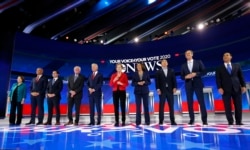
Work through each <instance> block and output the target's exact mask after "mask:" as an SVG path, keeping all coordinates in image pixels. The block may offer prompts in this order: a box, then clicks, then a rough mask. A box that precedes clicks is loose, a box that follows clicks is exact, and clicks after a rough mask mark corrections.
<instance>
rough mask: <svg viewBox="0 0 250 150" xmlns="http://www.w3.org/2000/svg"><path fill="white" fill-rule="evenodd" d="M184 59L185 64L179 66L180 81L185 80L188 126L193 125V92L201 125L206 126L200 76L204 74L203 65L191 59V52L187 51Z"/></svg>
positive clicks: (205, 112)
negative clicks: (198, 108) (199, 111)
mask: <svg viewBox="0 0 250 150" xmlns="http://www.w3.org/2000/svg"><path fill="white" fill-rule="evenodd" d="M185 57H186V59H187V62H186V63H184V64H183V65H182V66H181V79H182V80H185V89H186V96H187V103H188V111H189V117H190V121H189V123H188V124H190V125H192V124H194V121H195V117H194V108H193V101H194V100H193V95H194V92H195V94H196V97H197V99H198V102H199V105H200V110H201V120H202V122H203V125H207V110H206V106H205V102H204V95H203V87H204V85H203V82H202V79H201V77H202V75H204V74H205V66H204V65H203V63H202V61H201V60H194V59H193V51H192V50H187V51H186V52H185Z"/></svg>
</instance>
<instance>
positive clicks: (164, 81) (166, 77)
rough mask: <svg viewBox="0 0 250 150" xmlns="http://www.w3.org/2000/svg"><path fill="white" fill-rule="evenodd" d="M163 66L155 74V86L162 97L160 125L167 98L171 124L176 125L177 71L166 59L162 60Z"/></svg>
mask: <svg viewBox="0 0 250 150" xmlns="http://www.w3.org/2000/svg"><path fill="white" fill-rule="evenodd" d="M161 67H162V69H160V70H158V71H157V72H156V75H155V86H156V89H157V93H158V95H159V98H160V103H159V125H162V124H163V120H164V106H165V101H166V99H167V101H168V106H169V114H170V121H171V125H176V122H175V117H174V93H175V92H176V88H177V83H176V77H175V72H174V70H173V69H171V68H168V62H167V60H166V59H163V60H162V61H161Z"/></svg>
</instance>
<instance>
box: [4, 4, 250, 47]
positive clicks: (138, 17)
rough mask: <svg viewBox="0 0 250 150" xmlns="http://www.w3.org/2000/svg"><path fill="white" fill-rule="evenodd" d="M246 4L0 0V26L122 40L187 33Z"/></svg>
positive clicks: (67, 37) (94, 40) (245, 9)
mask: <svg viewBox="0 0 250 150" xmlns="http://www.w3.org/2000/svg"><path fill="white" fill-rule="evenodd" d="M150 2H152V3H150ZM249 8H250V2H249V0H155V1H154V0H0V19H1V23H0V26H1V29H4V30H10V31H20V32H24V33H27V34H31V35H35V36H39V37H44V38H48V39H51V40H57V41H68V42H73V43H78V44H123V43H133V42H134V38H135V37H137V38H138V39H139V41H142V42H144V41H153V40H159V39H162V38H167V37H169V36H176V35H181V34H186V33H188V32H190V31H195V30H197V24H198V23H203V24H204V25H205V27H210V26H213V25H216V24H219V23H223V22H225V21H228V20H231V19H234V18H237V17H239V16H242V15H244V14H247V13H249ZM101 42H103V43H101Z"/></svg>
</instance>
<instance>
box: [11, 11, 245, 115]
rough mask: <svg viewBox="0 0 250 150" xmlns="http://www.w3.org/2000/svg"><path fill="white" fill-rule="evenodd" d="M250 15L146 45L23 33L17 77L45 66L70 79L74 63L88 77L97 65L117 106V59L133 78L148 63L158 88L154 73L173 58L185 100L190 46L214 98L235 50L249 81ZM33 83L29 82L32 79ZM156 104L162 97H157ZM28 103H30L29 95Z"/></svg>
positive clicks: (16, 59)
mask: <svg viewBox="0 0 250 150" xmlns="http://www.w3.org/2000/svg"><path fill="white" fill-rule="evenodd" d="M249 26H250V15H246V16H243V17H240V18H238V19H236V20H232V21H231V22H226V23H222V24H221V25H218V26H214V27H211V28H209V29H205V30H203V31H195V32H192V33H189V34H186V35H182V36H174V37H168V38H166V39H163V40H159V41H154V42H145V43H134V44H121V45H79V44H69V43H61V42H57V41H51V40H47V39H41V38H38V37H32V36H30V35H25V34H22V33H17V35H16V42H15V51H14V55H13V63H12V75H13V78H15V75H17V74H25V75H26V77H27V78H28V80H29V79H30V77H32V76H35V74H34V73H35V70H36V68H37V67H43V68H44V70H45V74H46V75H48V76H51V72H52V70H59V72H60V73H61V77H62V78H64V80H65V81H66V80H67V77H68V76H69V75H70V74H72V73H73V67H74V66H75V65H79V66H81V67H82V73H83V74H84V76H86V77H87V76H89V75H90V73H91V68H90V65H91V63H93V62H94V63H97V64H98V65H99V71H100V72H102V73H103V75H104V77H105V79H106V81H105V84H104V87H103V91H104V104H112V97H111V96H112V92H111V88H110V87H109V85H108V82H109V77H110V76H111V74H112V73H113V71H114V68H115V65H114V64H115V63H118V62H120V63H123V65H124V71H125V72H126V73H127V74H128V76H129V78H131V76H132V74H133V73H134V71H135V64H136V63H137V62H143V63H144V64H145V65H146V67H147V69H148V71H149V73H150V75H151V77H152V84H151V85H150V90H151V91H153V92H154V93H156V92H155V84H154V74H155V72H156V71H157V70H158V69H159V68H160V60H161V59H168V62H169V67H171V68H173V69H174V70H175V71H176V75H177V79H178V88H179V89H180V90H181V91H182V92H181V93H182V95H181V97H182V100H183V101H185V99H186V96H185V91H184V83H183V81H182V80H180V78H179V72H180V67H181V64H182V63H184V62H185V57H184V52H185V51H186V50H187V49H191V50H193V51H194V58H195V59H201V60H202V61H203V62H204V64H205V66H206V68H207V74H206V75H205V76H204V82H205V86H208V87H212V90H213V95H214V99H215V100H218V99H221V96H220V95H219V94H218V92H217V89H216V85H215V69H216V67H218V65H222V64H223V61H222V55H223V53H224V52H230V53H231V54H232V55H233V62H237V63H240V64H241V66H242V69H243V71H244V77H245V79H246V81H247V82H248V81H250V76H249V68H250V61H249V54H250V53H249V43H250V30H249ZM27 84H29V83H28V81H27ZM66 92H67V89H66V87H65V88H64V91H63V92H62V94H63V99H62V101H61V102H62V103H65V104H66V103H67V100H66ZM84 92H85V94H84V98H83V100H82V103H83V104H87V103H88V99H87V93H86V92H87V89H86V87H85V89H84ZM128 93H130V95H131V96H130V102H131V103H134V96H133V87H131V86H129V87H128ZM243 98H244V100H243V102H244V103H243V108H244V109H245V110H249V106H248V100H247V97H246V95H244V96H243ZM154 99H155V102H158V96H157V95H156V94H155V95H154ZM26 103H29V98H28V99H27V101H26Z"/></svg>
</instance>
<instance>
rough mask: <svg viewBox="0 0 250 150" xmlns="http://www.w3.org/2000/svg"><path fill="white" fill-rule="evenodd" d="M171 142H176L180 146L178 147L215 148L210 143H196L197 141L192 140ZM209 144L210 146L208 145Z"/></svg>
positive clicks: (209, 149)
mask: <svg viewBox="0 0 250 150" xmlns="http://www.w3.org/2000/svg"><path fill="white" fill-rule="evenodd" d="M169 144H175V145H177V146H178V149H191V148H200V149H208V150H212V149H213V148H211V147H210V146H208V145H211V144H212V143H211V144H205V143H195V142H190V141H185V142H183V143H169ZM206 146H208V147H206Z"/></svg>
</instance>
